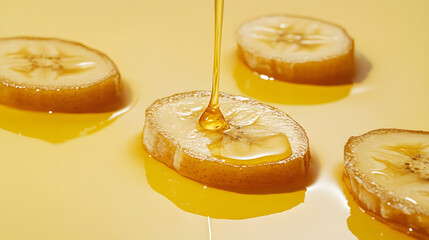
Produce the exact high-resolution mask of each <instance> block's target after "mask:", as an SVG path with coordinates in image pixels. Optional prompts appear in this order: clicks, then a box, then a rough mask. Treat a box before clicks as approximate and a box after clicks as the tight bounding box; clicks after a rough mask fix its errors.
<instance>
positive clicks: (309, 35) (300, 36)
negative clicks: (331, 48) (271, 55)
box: [252, 23, 331, 52]
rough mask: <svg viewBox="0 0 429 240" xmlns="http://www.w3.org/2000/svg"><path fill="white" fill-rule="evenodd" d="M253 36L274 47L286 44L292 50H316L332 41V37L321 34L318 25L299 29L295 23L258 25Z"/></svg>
mask: <svg viewBox="0 0 429 240" xmlns="http://www.w3.org/2000/svg"><path fill="white" fill-rule="evenodd" d="M253 31H254V33H253V34H252V36H253V37H254V38H256V39H259V40H260V41H263V42H265V43H266V44H268V45H270V46H271V47H272V48H277V47H278V46H279V45H284V47H286V48H288V49H289V50H290V51H295V52H296V51H302V50H307V51H316V50H317V49H318V48H319V47H321V46H322V45H324V44H329V43H330V42H331V37H329V36H326V35H323V34H320V30H319V29H318V27H317V25H313V26H311V27H307V28H305V29H298V27H297V26H296V25H293V24H285V23H282V24H279V25H274V26H257V27H255V28H254V29H253Z"/></svg>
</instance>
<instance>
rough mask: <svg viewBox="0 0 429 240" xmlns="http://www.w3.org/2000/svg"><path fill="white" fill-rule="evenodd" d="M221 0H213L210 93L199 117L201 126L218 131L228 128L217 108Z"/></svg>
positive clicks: (221, 17) (221, 16)
mask: <svg viewBox="0 0 429 240" xmlns="http://www.w3.org/2000/svg"><path fill="white" fill-rule="evenodd" d="M222 19H223V0H215V43H214V63H213V80H212V94H211V98H210V102H209V105H208V106H207V108H206V110H205V111H204V113H203V114H202V115H201V117H200V119H199V124H200V126H201V127H202V128H204V129H205V130H209V131H220V130H224V129H227V128H228V124H227V123H226V121H225V118H224V116H223V114H222V112H221V111H220V108H219V73H220V47H221V38H222Z"/></svg>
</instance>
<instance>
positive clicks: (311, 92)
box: [234, 53, 371, 105]
mask: <svg viewBox="0 0 429 240" xmlns="http://www.w3.org/2000/svg"><path fill="white" fill-rule="evenodd" d="M355 69H356V70H355V74H354V76H353V77H352V79H350V81H349V82H350V84H344V85H309V84H296V83H289V82H285V81H281V80H277V79H275V78H272V77H270V76H266V75H261V74H259V73H257V72H255V71H253V70H251V69H250V68H249V67H247V66H246V65H245V64H244V63H243V61H242V60H241V59H239V58H236V64H235V67H234V78H235V81H236V83H237V86H238V88H239V89H240V90H241V91H242V92H243V93H244V94H246V95H248V96H251V97H253V98H256V99H258V100H261V101H265V102H271V103H280V104H291V105H314V104H323V103H329V102H334V101H337V100H340V99H342V98H345V97H347V96H348V95H349V94H350V92H351V89H352V87H353V83H358V82H361V81H363V79H365V78H366V76H367V75H368V72H369V71H370V69H371V63H370V62H369V61H368V60H367V59H366V58H365V57H364V56H363V55H361V54H358V53H357V54H356V56H355Z"/></svg>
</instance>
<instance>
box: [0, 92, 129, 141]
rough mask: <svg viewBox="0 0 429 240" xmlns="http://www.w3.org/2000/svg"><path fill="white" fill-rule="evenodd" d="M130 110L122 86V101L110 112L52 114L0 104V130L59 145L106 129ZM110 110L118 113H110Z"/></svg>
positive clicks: (127, 94) (127, 96)
mask: <svg viewBox="0 0 429 240" xmlns="http://www.w3.org/2000/svg"><path fill="white" fill-rule="evenodd" d="M130 107H131V91H130V88H129V86H127V85H126V86H124V91H123V95H122V98H121V99H120V100H119V102H117V103H114V106H113V105H112V106H107V109H109V110H110V111H105V112H103V111H101V110H100V112H97V113H83V114H73V113H54V112H51V111H50V112H37V111H28V110H21V109H16V108H13V107H8V106H5V105H1V104H0V116H1V117H0V129H3V130H6V131H9V132H13V133H16V134H19V135H23V136H26V137H31V138H37V139H40V140H43V141H47V142H50V143H63V142H66V141H68V140H71V139H73V138H77V137H80V136H84V135H87V134H91V133H94V132H97V131H99V130H101V129H103V128H104V127H107V126H108V125H110V124H111V123H112V122H113V121H114V120H116V119H117V118H118V117H119V116H120V115H122V114H124V113H125V112H127V111H128V110H129V109H130ZM112 109H119V110H115V111H112Z"/></svg>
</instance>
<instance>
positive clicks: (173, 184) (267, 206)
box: [139, 146, 316, 219]
mask: <svg viewBox="0 0 429 240" xmlns="http://www.w3.org/2000/svg"><path fill="white" fill-rule="evenodd" d="M140 148H141V146H140ZM139 152H141V155H142V156H140V158H143V159H144V166H145V169H146V177H147V181H148V183H149V185H150V186H151V188H152V189H153V190H155V191H156V192H158V193H159V194H161V195H163V196H164V197H166V198H167V199H168V200H170V201H171V202H173V203H174V204H175V205H176V206H178V207H179V208H181V209H182V210H184V211H186V212H190V213H194V214H198V215H201V216H209V217H211V218H217V219H246V218H253V217H258V216H264V215H269V214H273V213H279V212H283V211H286V210H289V209H292V208H294V207H296V206H298V205H299V204H301V203H303V202H304V198H305V192H306V191H307V190H306V188H305V186H308V185H309V184H310V183H311V182H313V181H314V179H315V176H316V170H315V169H316V168H311V169H314V170H311V174H309V176H310V177H309V178H308V179H305V181H303V182H302V183H301V185H300V186H298V185H295V186H294V187H293V188H289V191H288V192H281V191H277V192H275V191H274V192H271V193H268V192H254V193H240V192H233V191H226V190H221V189H217V188H212V187H207V186H204V185H202V184H200V183H198V182H195V181H193V180H191V179H188V178H186V177H183V176H181V175H180V174H178V173H177V172H176V171H174V170H173V169H170V168H169V167H167V166H166V165H164V164H163V163H161V162H159V161H157V160H156V159H153V158H151V157H150V156H149V155H148V154H147V153H146V152H145V151H144V150H143V149H141V150H139ZM304 182H305V183H304ZM304 185H305V186H304ZM285 191H287V190H285Z"/></svg>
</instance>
